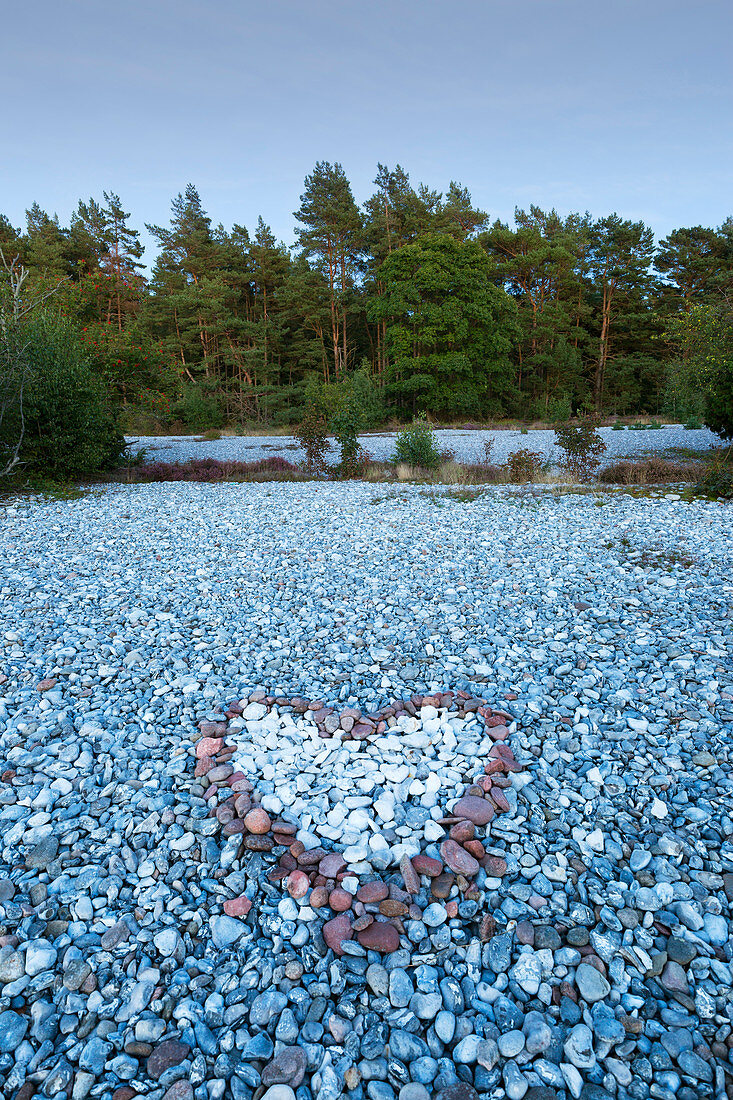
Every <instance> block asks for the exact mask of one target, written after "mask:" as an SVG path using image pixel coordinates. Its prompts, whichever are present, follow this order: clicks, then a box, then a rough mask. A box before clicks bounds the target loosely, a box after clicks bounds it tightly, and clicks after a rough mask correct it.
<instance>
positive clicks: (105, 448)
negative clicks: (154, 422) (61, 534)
mask: <svg viewBox="0 0 733 1100" xmlns="http://www.w3.org/2000/svg"><path fill="white" fill-rule="evenodd" d="M4 346H5V345H3V347H4ZM22 346H23V358H24V365H25V369H24V383H23V387H22V403H21V399H20V398H21V395H20V393H18V394H17V395H16V399H15V400H14V401H11V402H10V403H9V405H8V406H6V408H5V415H4V416H3V418H2V423H1V424H0V451H2V452H4V453H9V452H10V451H11V450H12V449H13V448H14V446H15V442H16V441H17V440H18V438H20V435H21V434H22V442H21V446H20V453H19V458H20V466H21V468H22V470H23V471H24V472H26V473H31V474H32V473H40V474H42V475H43V476H44V477H46V478H50V479H51V480H63V479H65V478H69V477H84V476H88V475H91V474H95V473H97V472H98V471H100V470H106V469H110V468H112V467H114V466H116V465H118V464H119V462H120V460H121V458H122V456H123V454H124V452H125V440H124V437H123V436H122V433H121V432H120V431H119V428H118V427H117V422H116V418H115V416H114V414H113V413H112V411H111V410H110V409H109V407H108V404H107V400H106V396H105V393H104V390H103V388H102V386H101V384H100V383H99V382H98V381H97V380H96V379H95V378H94V376H93V374H92V372H91V369H90V367H89V363H88V361H87V358H86V356H85V353H84V350H83V348H82V347H81V344H80V342H79V338H78V335H77V333H76V332H75V330H74V329H73V328H72V327H71V326H70V325H69V324H68V323H66V322H63V321H53V320H51V319H50V318H49V317H44V316H41V317H38V318H37V319H34V320H33V321H31V322H29V323H28V324H26V325H25V326H24V327H23V338H22ZM2 355H3V348H2V347H0V360H1V359H2ZM3 368H4V364H3V363H2V362H1V361H0V372H1V371H2V369H3ZM0 464H2V463H1V461H0Z"/></svg>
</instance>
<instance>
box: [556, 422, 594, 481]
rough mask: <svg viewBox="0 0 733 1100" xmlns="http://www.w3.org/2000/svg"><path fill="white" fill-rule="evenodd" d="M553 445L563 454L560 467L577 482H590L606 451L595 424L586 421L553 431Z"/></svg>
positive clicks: (566, 425)
mask: <svg viewBox="0 0 733 1100" xmlns="http://www.w3.org/2000/svg"><path fill="white" fill-rule="evenodd" d="M555 443H556V444H557V446H558V447H559V448H560V449H561V450H562V451H564V452H565V456H564V458H563V461H562V465H563V466H564V467H565V469H566V470H567V471H568V473H569V474H570V476H571V477H574V478H576V479H577V480H578V481H590V479H591V478H592V477H593V475H594V473H595V471H596V470H597V469H598V466H599V464H600V456H601V455H602V454H604V452H605V450H606V442H605V440H604V439H603V436H602V435H601V434H600V432H599V431H598V430H597V427H596V424H595V423H594V422H593V421H592V420H590V419H588V420H584V421H582V422H581V423H580V424H577V425H573V424H565V425H563V426H562V427H558V428H556V429H555Z"/></svg>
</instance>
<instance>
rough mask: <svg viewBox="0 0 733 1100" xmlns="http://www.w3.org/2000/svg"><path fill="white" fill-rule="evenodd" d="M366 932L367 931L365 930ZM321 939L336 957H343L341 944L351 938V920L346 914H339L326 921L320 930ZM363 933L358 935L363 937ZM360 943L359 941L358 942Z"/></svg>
mask: <svg viewBox="0 0 733 1100" xmlns="http://www.w3.org/2000/svg"><path fill="white" fill-rule="evenodd" d="M366 931H368V929H367V930H366ZM322 934H323V939H324V941H325V943H326V946H327V947H330V948H331V950H332V951H333V952H334V954H336V955H343V951H342V950H341V944H342V943H343V942H344V940H350V939H351V937H352V936H353V934H354V933H353V929H352V927H351V918H350V917H349V914H348V913H339V915H338V916H337V917H334V918H333V920H327V921H326V923H325V924H324V926H323V929H322ZM365 934H366V933H365V932H360V933H359V935H360V936H363V935H365ZM359 942H361V941H359Z"/></svg>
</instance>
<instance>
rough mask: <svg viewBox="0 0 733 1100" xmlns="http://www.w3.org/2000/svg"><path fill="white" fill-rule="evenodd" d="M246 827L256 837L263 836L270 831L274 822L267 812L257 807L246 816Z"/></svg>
mask: <svg viewBox="0 0 733 1100" xmlns="http://www.w3.org/2000/svg"><path fill="white" fill-rule="evenodd" d="M244 825H245V828H246V829H248V830H249V832H250V833H254V834H255V836H262V835H263V834H264V833H268V832H269V831H270V826H271V825H272V821H271V820H270V815H269V814H268V813H267V811H266V810H263V809H262V807H261V806H256V807H255V808H254V809H253V810H250V811H249V813H248V814H246V816H245V818H244Z"/></svg>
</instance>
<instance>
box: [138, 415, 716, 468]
mask: <svg viewBox="0 0 733 1100" xmlns="http://www.w3.org/2000/svg"><path fill="white" fill-rule="evenodd" d="M600 431H601V435H602V436H603V438H604V439H605V441H606V445H607V450H606V453H605V455H604V456H603V457H604V461H611V460H612V459H615V458H624V457H626V456H627V455H647V454H659V453H660V452H663V451H665V450H667V449H669V448H671V447H687V448H691V449H693V450H699V451H704V450H707V448H709V447H713V446H716V445H719V444H720V442H721V440H720V438H719V437H718V436H717V435H715V433H714V432H711V431H710V430H709V429H708V428H702V429H701V430H699V431H697V430H695V429H693V430H690V431H688V430H687V429H685V428H683V427H682V425H680V424H669V425H666V426H665V427H664V428H661V429H652V430H646V431H630V430H625V431H618V432H617V431H614V430H613V429H612V428H601V429H600ZM436 435H437V437H438V440H439V443H440V446H441V448H443V449H446V450H450V451H453V452H454V453H455V456H456V458H457V459H458V461H459V462H460V461H465V462H476V461H478V460H480V459H483V458H484V442H485V441H486V440H488V439H492V440H493V442H494V445H493V448H492V452H491V458H492V461H493V462H496V463H503V462H506V460H507V456H508V455H509V454H510V453H511V452H512V451H516V450H518V449H519V448H520V447H527V448H529V449H530V450H532V451H541V452H542V453H543V454H544V455H545V456H546V457H547V458H548V459H559V458H560V457H561V452H560V451H559V450H558V449H557V447H556V446H555V442H554V440H555V433H554V431H549V430H534V429H532V430H530V431H528V432H526V433H525V434H522V433H521V432H519V431H463V430H455V431H454V430H444V431H439V432H436ZM128 438H129V439H130V441H131V442H132V443H134V444H135V447H137V446H142V447H145V448H146V449H147V450H148V452H149V457H150V460H151V461H155V460H158V461H166V462H173V461H185V460H186V459H189V458H203V457H210V458H218V459H222V460H225V459H229V460H236V461H242V462H254V461H255V460H256V459H258V458H272V457H273V456H275V455H281V456H282V457H283V458H288V459H290V460H291V462H300V461H302V459H303V458H304V455H303V452H302V451H301V449H300V448H299V446H298V444H297V443H296V442H295V440H294V439H293V438H292V437H291V436H286V435H280V436H277V435H273V436H231V437H228V438H226V439H218V440H214V441H212V442H210V443H207V442H202V443H198V442H196V440H195V438H194V437H192V436H146V437H143V438H140V437H137V436H130V437H128ZM394 440H395V433H394V432H380V433H375V434H369V435H364V436H362V437H361V442H362V445H363V446H364V448H365V449H366V450H367V451H368V452H369V453H370V454H371V455H372V457H373V458H375V459H379V460H381V459H389V458H391V457H392V455H393V454H394ZM133 449H135V448H133ZM336 454H337V452H336V451H333V452H332V459H333V460H334V461H335V457H336Z"/></svg>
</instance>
